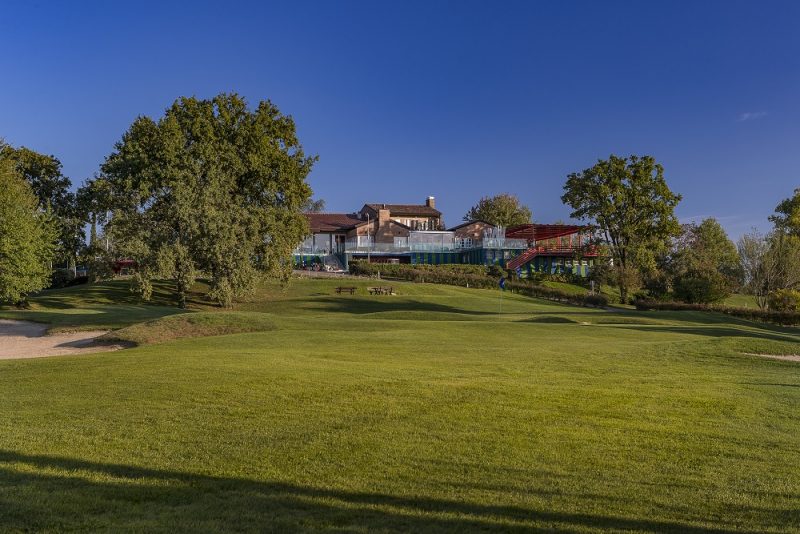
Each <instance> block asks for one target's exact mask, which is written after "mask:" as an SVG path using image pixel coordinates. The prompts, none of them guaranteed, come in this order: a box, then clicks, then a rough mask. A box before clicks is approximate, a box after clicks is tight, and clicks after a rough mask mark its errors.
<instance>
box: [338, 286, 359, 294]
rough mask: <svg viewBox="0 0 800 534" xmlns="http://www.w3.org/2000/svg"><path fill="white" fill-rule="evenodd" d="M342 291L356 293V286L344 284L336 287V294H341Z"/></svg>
mask: <svg viewBox="0 0 800 534" xmlns="http://www.w3.org/2000/svg"><path fill="white" fill-rule="evenodd" d="M342 293H350V294H351V295H355V294H356V288H355V287H343V286H339V287H337V288H336V294H337V295H341V294H342Z"/></svg>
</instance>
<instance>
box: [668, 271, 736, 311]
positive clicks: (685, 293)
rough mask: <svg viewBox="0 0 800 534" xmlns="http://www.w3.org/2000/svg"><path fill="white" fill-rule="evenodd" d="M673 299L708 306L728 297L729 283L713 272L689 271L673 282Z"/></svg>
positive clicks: (716, 272)
mask: <svg viewBox="0 0 800 534" xmlns="http://www.w3.org/2000/svg"><path fill="white" fill-rule="evenodd" d="M673 288H674V294H675V298H677V299H678V300H682V301H684V302H688V303H692V304H696V303H703V304H708V303H710V302H717V301H720V300H724V299H726V298H727V297H729V296H730V295H731V293H732V291H731V287H730V281H729V280H728V279H727V278H726V277H725V276H724V275H723V274H722V273H720V272H718V271H713V270H705V269H704V270H689V271H686V272H685V273H682V274H680V275H678V276H677V277H676V278H675V279H674V280H673Z"/></svg>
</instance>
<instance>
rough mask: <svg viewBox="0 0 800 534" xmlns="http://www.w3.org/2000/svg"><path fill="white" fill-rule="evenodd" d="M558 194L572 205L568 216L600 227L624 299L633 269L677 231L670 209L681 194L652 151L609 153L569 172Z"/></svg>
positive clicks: (625, 298) (666, 244) (651, 259)
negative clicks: (674, 189)
mask: <svg viewBox="0 0 800 534" xmlns="http://www.w3.org/2000/svg"><path fill="white" fill-rule="evenodd" d="M561 200H562V201H563V202H564V203H565V204H567V205H568V206H570V207H571V208H572V210H573V211H572V214H571V216H572V217H574V218H577V219H581V220H588V221H591V222H593V223H594V224H595V225H596V226H597V227H598V228H599V230H600V231H601V232H602V234H603V236H604V237H605V240H606V242H607V243H608V246H609V250H610V252H611V255H612V258H613V261H614V268H615V271H616V277H617V281H618V286H619V289H620V298H621V299H622V301H623V302H625V301H627V298H628V291H629V289H630V287H631V286H632V284H633V278H634V275H635V274H636V271H637V270H638V269H639V268H641V267H643V265H644V264H646V263H648V262H652V261H653V252H654V251H655V250H658V249H663V248H665V247H667V246H668V244H669V240H670V238H671V237H672V236H675V235H677V234H678V233H679V232H680V224H679V223H678V220H677V218H676V217H675V213H674V211H675V206H677V204H678V202H680V200H681V196H680V195H677V194H675V193H673V192H672V191H670V189H669V187H668V186H667V183H666V181H665V179H664V168H663V167H662V166H661V165H660V164H658V163H656V161H655V159H654V158H652V157H651V156H641V157H639V156H630V157H629V158H622V157H618V156H614V155H613V154H612V155H611V156H610V157H609V158H608V159H607V160H599V161H598V162H597V164H595V165H594V166H592V167H590V168H588V169H585V170H583V171H581V172H577V173H572V174H570V175H569V176H568V177H567V182H566V184H565V185H564V195H563V196H562V197H561Z"/></svg>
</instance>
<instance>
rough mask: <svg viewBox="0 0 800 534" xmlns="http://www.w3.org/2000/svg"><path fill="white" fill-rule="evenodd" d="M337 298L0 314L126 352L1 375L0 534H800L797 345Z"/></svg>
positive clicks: (304, 294)
mask: <svg viewBox="0 0 800 534" xmlns="http://www.w3.org/2000/svg"><path fill="white" fill-rule="evenodd" d="M344 282H346V285H352V286H354V287H357V289H356V291H355V294H354V295H349V294H337V293H336V291H335V288H336V287H337V286H341V285H342V283H343V280H342V279H316V278H312V279H308V278H294V279H292V280H291V282H290V284H289V285H288V286H286V287H284V286H281V285H279V284H278V283H269V284H266V285H262V286H261V287H259V289H258V290H257V292H256V293H255V294H254V295H252V296H251V297H249V298H248V299H247V300H246V301H245V302H242V303H239V304H237V305H236V306H235V308H234V309H233V310H224V311H223V310H221V309H219V308H216V307H212V306H210V305H208V304H207V303H206V301H205V300H204V299H203V291H204V287H203V286H202V284H198V285H196V286H195V288H194V289H193V292H192V293H191V294H190V298H189V308H188V310H179V309H177V308H175V307H173V306H172V304H171V303H170V302H169V301H168V293H167V291H166V288H165V287H164V284H161V285H159V284H156V285H155V290H154V295H153V303H152V304H141V303H139V302H137V301H136V300H135V298H134V297H133V295H132V294H131V293H130V292H129V291H128V289H127V284H126V282H124V281H113V282H104V283H98V284H93V285H88V286H76V287H71V288H66V289H61V290H51V291H44V292H42V293H40V294H39V295H38V296H36V297H33V298H31V308H30V309H28V310H15V309H12V308H2V309H0V318H1V319H7V320H18V321H33V322H38V323H45V324H47V325H48V327H49V328H50V330H51V332H69V331H73V332H74V331H76V330H92V331H97V330H106V331H108V330H110V331H111V332H109V333H108V334H106V335H105V336H104V339H106V340H107V341H108V342H109V343H117V344H122V346H125V347H130V348H125V349H124V350H116V351H110V352H104V351H102V350H101V351H100V352H95V353H91V354H79V355H71V356H53V357H47V358H31V359H6V360H0V525H2V526H3V531H11V532H14V531H23V532H24V531H69V530H86V531H110V530H113V531H117V532H118V531H163V532H208V531H215V530H234V531H235V530H238V531H275V532H286V531H301V530H321V531H340V532H367V531H387V532H388V531H414V532H420V531H450V532H459V531H463V530H466V529H472V530H485V531H504V532H523V531H536V530H547V531H553V532H592V531H600V530H604V531H625V532H664V531H674V532H689V533H701V532H702V533H705V532H786V531H796V530H798V529H800V468H799V467H798V466H800V362H798V361H793V360H797V358H796V357H794V356H795V355H797V354H798V352H800V349H798V346H799V345H798V342H800V331H798V330H797V329H793V328H781V327H777V326H770V325H767V324H763V323H755V322H748V321H744V320H738V319H735V318H732V317H729V316H724V315H719V314H714V313H706V312H690V311H687V312H637V311H635V310H632V309H627V308H609V309H594V308H581V307H574V306H567V305H562V304H558V303H553V302H549V301H544V300H538V299H533V298H529V297H523V296H519V295H515V294H511V293H509V292H506V293H501V292H500V291H499V290H481V289H468V288H461V287H454V286H443V285H434V284H414V283H405V282H387V281H382V284H383V285H387V284H391V285H392V286H393V291H394V293H395V294H394V295H370V294H369V292H368V290H367V288H368V287H370V286H373V285H375V281H374V280H369V279H358V278H350V279H345V280H344ZM179 312H180V313H179ZM1 340H2V338H1V337H0V341H1ZM781 356H782V357H784V359H779V358H776V357H781Z"/></svg>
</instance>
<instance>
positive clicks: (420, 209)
mask: <svg viewBox="0 0 800 534" xmlns="http://www.w3.org/2000/svg"><path fill="white" fill-rule="evenodd" d="M364 206H365V207H367V208H370V209H371V210H373V211H375V212H377V211H378V210H389V216H392V215H409V216H414V215H421V216H423V217H440V216H441V215H442V212H441V211H439V210H437V209H436V208H432V207H430V206H426V205H425V204H364ZM362 209H363V208H362Z"/></svg>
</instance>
